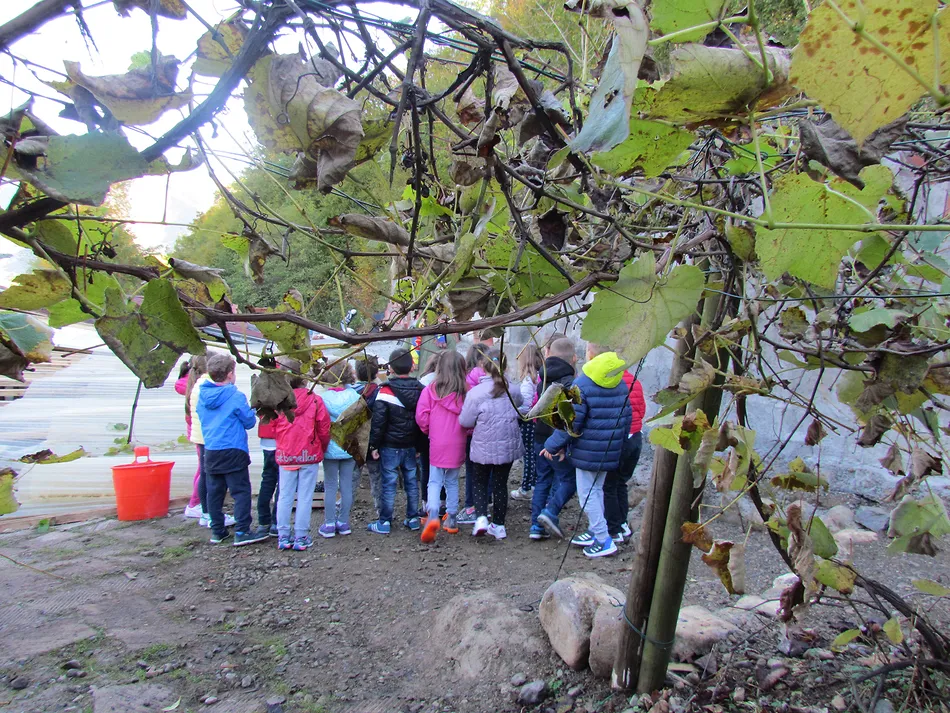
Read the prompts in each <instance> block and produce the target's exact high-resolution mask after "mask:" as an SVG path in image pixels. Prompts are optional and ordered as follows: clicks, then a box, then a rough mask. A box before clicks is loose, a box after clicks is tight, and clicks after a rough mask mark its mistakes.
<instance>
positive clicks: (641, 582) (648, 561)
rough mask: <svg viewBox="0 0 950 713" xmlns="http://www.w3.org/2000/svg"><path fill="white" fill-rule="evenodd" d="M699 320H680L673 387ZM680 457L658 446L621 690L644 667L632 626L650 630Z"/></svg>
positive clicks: (622, 650)
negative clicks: (662, 549)
mask: <svg viewBox="0 0 950 713" xmlns="http://www.w3.org/2000/svg"><path fill="white" fill-rule="evenodd" d="M698 323H699V316H698V315H697V314H694V315H691V316H690V317H688V318H686V319H684V320H683V321H682V322H681V323H680V327H682V329H683V331H684V332H685V336H684V337H683V338H682V339H680V340H679V343H678V344H677V345H676V355H675V356H674V358H673V365H672V366H671V367H670V382H669V383H670V385H671V386H676V385H677V384H678V383H679V381H680V379H681V378H683V374H685V373H686V372H687V371H689V370H690V366H691V364H690V360H691V359H692V358H693V352H694V344H693V326H694V325H696V324H698ZM676 460H677V456H676V454H675V453H673V452H671V451H668V450H666V449H665V448H657V449H656V453H655V455H654V457H653V475H652V477H651V478H650V490H649V492H648V493H647V499H646V510H645V511H644V515H643V524H642V525H641V526H640V544H639V547H638V548H637V557H636V559H635V560H634V562H633V568H632V571H631V573H630V584H629V585H628V586H627V601H626V603H625V604H624V613H625V616H626V618H627V620H628V624H627V626H624V627H623V629H622V631H621V634H620V642H619V645H618V646H617V656H616V659H615V660H614V670H613V675H612V676H611V685H612V686H613V688H615V689H617V690H622V691H628V690H630V689H631V688H633V686H634V684H635V683H636V676H637V672H638V671H639V670H640V656H641V653H642V651H643V637H642V636H640V635H639V634H638V633H636V632H635V631H634V630H633V629H632V628H631V625H632V626H635V627H636V628H637V629H638V630H639V631H644V630H645V629H646V622H647V616H648V614H649V612H650V603H651V601H652V599H653V581H654V579H655V578H656V569H657V566H658V565H659V561H660V547H661V545H662V543H663V530H664V524H665V522H666V513H667V510H668V508H669V503H670V492H671V491H672V489H673V473H674V471H675V470H676Z"/></svg>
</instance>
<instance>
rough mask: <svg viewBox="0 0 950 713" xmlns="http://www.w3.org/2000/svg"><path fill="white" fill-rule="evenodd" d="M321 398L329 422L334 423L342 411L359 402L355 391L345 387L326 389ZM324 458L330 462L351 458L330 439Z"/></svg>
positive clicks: (358, 396)
mask: <svg viewBox="0 0 950 713" xmlns="http://www.w3.org/2000/svg"><path fill="white" fill-rule="evenodd" d="M321 398H322V399H323V405H324V406H326V407H327V413H328V414H330V421H331V422H332V423H336V422H337V421H339V420H340V416H342V415H343V412H344V411H346V410H347V409H348V408H349V407H350V406H352V405H353V404H355V403H356V402H357V401H359V400H360V395H359V394H358V393H356V389H351V388H350V387H348V386H347V387H344V388H342V389H327V390H326V391H324V392H323V393H322V394H321ZM326 457H327V458H329V459H330V460H346V459H348V458H352V457H353V456H351V455H350V454H349V453H347V452H346V451H345V450H343V448H342V447H341V446H340V444H339V443H337V442H336V441H334V440H332V439H331V440H330V445H329V446H327V454H326Z"/></svg>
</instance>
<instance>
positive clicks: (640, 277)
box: [581, 252, 703, 362]
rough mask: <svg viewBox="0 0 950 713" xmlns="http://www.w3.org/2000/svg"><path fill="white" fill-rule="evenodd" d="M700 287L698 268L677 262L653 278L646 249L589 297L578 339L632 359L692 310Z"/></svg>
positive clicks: (653, 261) (653, 268) (651, 259)
mask: <svg viewBox="0 0 950 713" xmlns="http://www.w3.org/2000/svg"><path fill="white" fill-rule="evenodd" d="M702 291H703V272H702V270H700V269H699V268H698V267H696V266H695V265H677V266H676V267H674V268H673V269H672V270H671V271H670V272H669V273H668V274H666V275H663V276H657V274H656V258H655V257H654V255H653V253H652V252H648V253H646V254H645V255H641V256H640V257H638V258H637V259H636V260H634V261H633V262H631V263H629V264H627V265H626V266H625V267H624V268H623V269H622V270H621V271H620V279H619V280H618V281H617V282H616V283H615V284H614V285H613V286H612V287H611V288H609V289H603V290H601V291H600V292H598V293H597V296H596V297H594V303H593V304H592V305H591V307H590V310H589V311H588V312H587V316H586V317H585V318H584V326H583V327H582V329H581V337H582V338H583V339H585V340H586V341H589V342H595V343H597V344H608V345H610V346H611V347H613V348H614V349H615V350H616V351H617V353H618V354H620V355H621V356H622V357H623V358H624V359H626V360H627V361H628V362H637V361H639V360H640V359H642V358H643V357H645V356H646V355H647V353H649V351H650V350H651V349H653V348H654V347H656V346H659V345H660V344H663V342H665V341H666V339H667V336H668V335H669V333H670V330H671V329H673V327H675V326H676V324H677V323H678V322H679V321H680V320H681V319H683V318H684V317H686V316H688V315H689V314H691V313H692V312H693V311H695V310H696V305H697V304H698V302H699V298H700V296H701V295H702Z"/></svg>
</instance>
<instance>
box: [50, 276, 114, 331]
mask: <svg viewBox="0 0 950 713" xmlns="http://www.w3.org/2000/svg"><path fill="white" fill-rule="evenodd" d="M76 284H77V286H78V287H79V290H80V291H81V292H82V293H83V294H84V295H85V296H86V299H87V300H89V301H90V302H92V303H93V304H94V305H96V306H97V307H100V308H101V307H102V306H104V305H105V303H106V290H107V289H109V288H110V287H111V288H113V289H115V290H118V291H119V292H121V288H120V287H119V281H118V280H116V279H115V277H113V276H112V275H107V274H106V273H104V272H98V271H96V270H88V269H85V268H76ZM92 316H93V315H91V314H89V313H87V312H83V310H82V307H81V306H80V305H79V301H78V300H76V299H73V298H72V297H69V298H67V299H65V300H63V301H62V302H59V303H57V304H54V305H53V306H52V307H50V308H49V326H50V327H53V328H59V327H65V326H66V325H68V324H76V323H77V322H85V321H86V320H87V319H92Z"/></svg>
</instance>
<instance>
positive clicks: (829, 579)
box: [815, 559, 860, 648]
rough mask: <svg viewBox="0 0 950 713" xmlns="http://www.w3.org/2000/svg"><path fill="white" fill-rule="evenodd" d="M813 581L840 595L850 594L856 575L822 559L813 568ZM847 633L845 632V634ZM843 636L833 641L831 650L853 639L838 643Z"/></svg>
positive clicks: (847, 569) (845, 568)
mask: <svg viewBox="0 0 950 713" xmlns="http://www.w3.org/2000/svg"><path fill="white" fill-rule="evenodd" d="M815 579H816V580H818V581H819V582H820V583H821V584H824V585H825V586H826V587H831V588H832V589H834V590H836V591H839V592H841V593H842V594H851V592H853V591H854V582H855V579H857V575H856V574H855V573H854V572H853V571H852V570H851V569H849V568H848V567H842V566H841V565H840V564H835V563H834V562H831V561H829V560H826V559H822V560H819V561H818V566H817V567H815ZM847 633H848V632H845V634H847ZM859 633H860V632H859ZM843 636H844V634H841V635H839V636H838V637H837V638H836V639H835V640H834V643H832V645H831V646H832V648H835V646H836V645H837V646H838V647H839V648H840V647H842V646H844V645H845V644H847V643H848V642H849V641H851V640H852V639H854V638H855V637H854V636H852V637H851V638H848V639H845V640H844V642H843V643H839V642H838V639H841V638H842V637H843Z"/></svg>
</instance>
